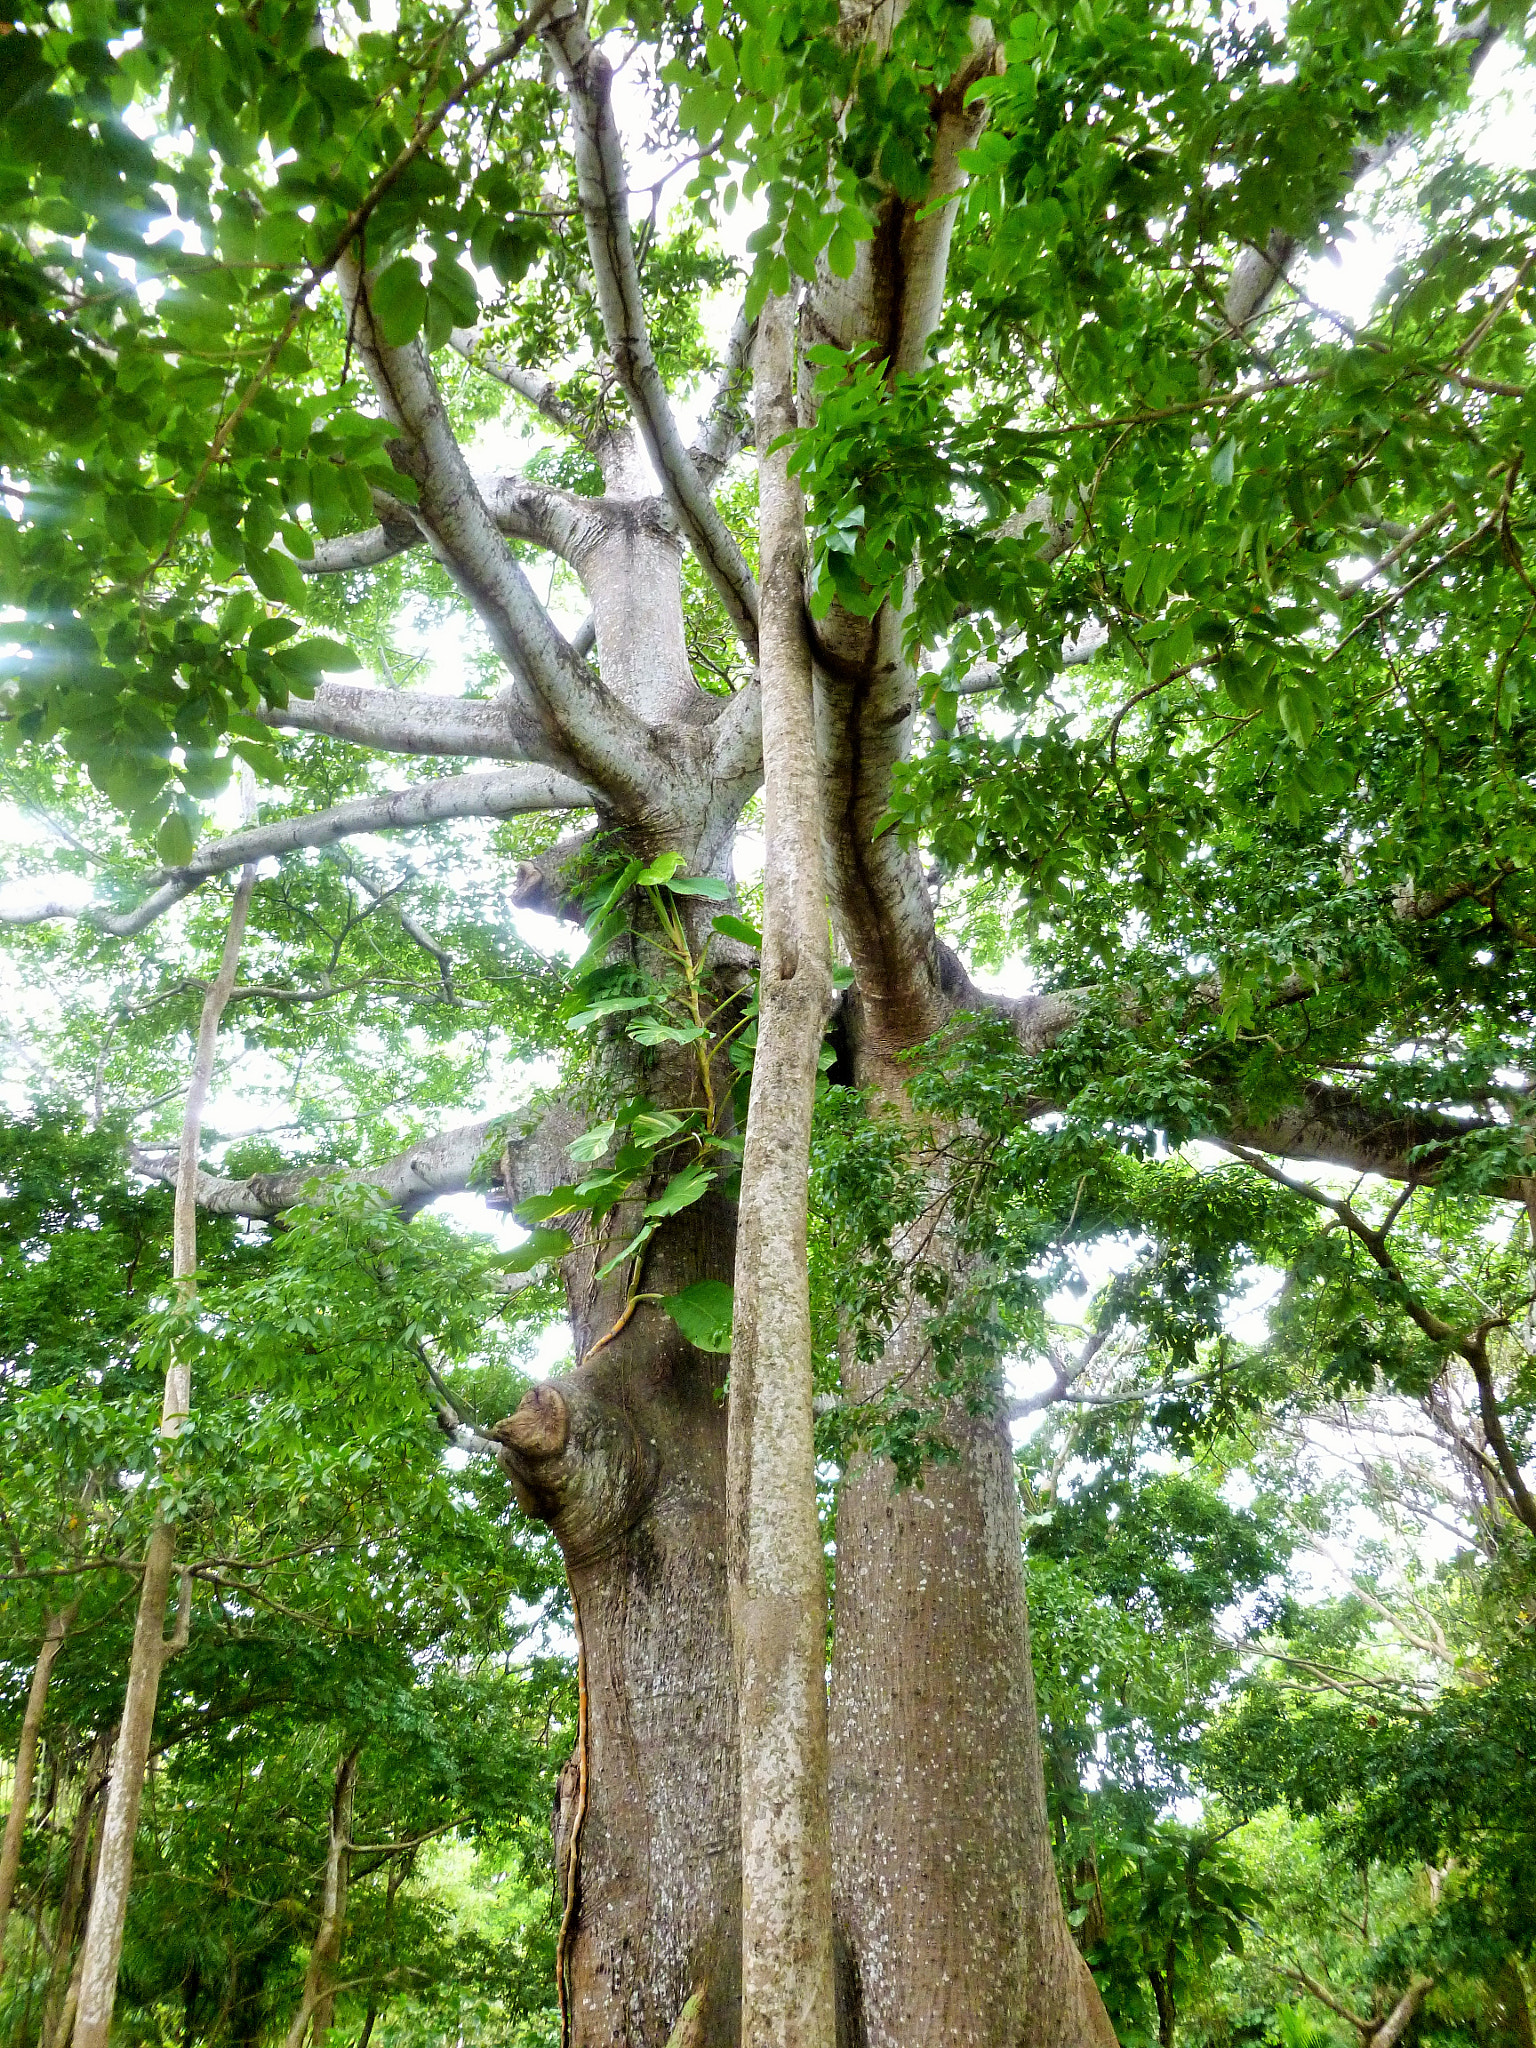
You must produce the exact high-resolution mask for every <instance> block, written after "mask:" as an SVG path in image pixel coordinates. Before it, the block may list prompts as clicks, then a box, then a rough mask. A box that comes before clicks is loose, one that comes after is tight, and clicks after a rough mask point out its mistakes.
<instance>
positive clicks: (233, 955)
mask: <svg viewBox="0 0 1536 2048" xmlns="http://www.w3.org/2000/svg"><path fill="white" fill-rule="evenodd" d="M250 800H251V789H250V785H249V784H247V791H246V806H247V809H249V808H250ZM255 886H256V869H255V868H254V866H247V867H245V868H242V870H241V872H240V880H239V882H238V884H237V885H236V888H235V900H234V903H233V905H232V907H231V909H230V914H229V928H228V930H227V931H226V933H225V935H224V952H223V957H222V958H221V960H220V962H219V971H218V974H217V976H216V977H215V978H214V981H213V983H212V985H211V986H210V988H209V990H208V993H207V995H206V996H205V997H204V999H203V1013H202V1018H201V1020H200V1022H199V1025H198V1032H197V1051H196V1054H195V1056H194V1058H193V1061H192V1078H191V1080H190V1082H189V1083H188V1087H187V1102H186V1108H185V1110H184V1112H183V1114H182V1121H181V1146H180V1150H179V1153H178V1157H177V1167H176V1201H175V1212H174V1222H173V1227H172V1246H173V1257H172V1271H173V1274H174V1276H175V1283H176V1298H177V1301H178V1304H179V1305H180V1307H181V1308H182V1309H183V1311H184V1312H188V1313H190V1311H191V1308H192V1304H193V1302H194V1301H195V1300H196V1298H197V1278H196V1276H197V1152H198V1144H199V1141H200V1139H201V1136H202V1127H203V1104H204V1103H205V1102H206V1100H207V1098H208V1088H209V1084H210V1083H211V1081H212V1079H213V1062H214V1054H215V1052H216V1051H217V1048H218V1037H219V1021H220V1019H221V1018H222V1016H223V1014H224V1009H225V1005H226V1004H227V1003H228V1001H229V998H230V995H231V993H232V991H233V989H234V986H235V974H236V970H237V969H238V967H239V964H240V945H241V941H242V940H243V938H244V936H245V922H246V917H247V915H248V913H249V911H250V907H251V893H252V891H253V890H254V889H255ZM191 1399H192V1368H191V1364H190V1361H189V1360H188V1359H187V1358H186V1357H184V1356H182V1355H181V1354H180V1353H178V1352H175V1351H173V1352H172V1355H171V1362H170V1365H169V1366H168V1368H167V1370H166V1375H165V1398H164V1401H163V1403H162V1406H161V1411H160V1437H161V1442H162V1444H163V1445H166V1446H169V1444H170V1443H172V1442H173V1441H174V1439H175V1438H176V1437H177V1436H178V1435H179V1434H180V1431H181V1426H182V1424H183V1423H184V1422H185V1421H186V1419H187V1416H188V1414H189V1413H190V1410H191ZM162 1455H163V1453H162ZM175 1561H176V1525H175V1524H174V1523H173V1522H170V1521H168V1520H167V1519H166V1517H165V1516H164V1515H163V1514H161V1513H159V1512H158V1511H157V1512H156V1515H155V1521H154V1527H153V1528H152V1529H151V1531H150V1537H149V1544H148V1547H147V1549H146V1551H145V1555H144V1576H143V1579H142V1581H141V1583H140V1588H139V1609H138V1614H137V1616H136V1617H135V1620H134V1627H133V1649H132V1651H131V1653H130V1656H129V1661H128V1686H127V1690H126V1693H125V1695H124V1699H123V1719H122V1727H121V1732H120V1733H119V1736H118V1741H117V1751H116V1755H115V1757H114V1759H113V1764H112V1777H111V1782H110V1784H109V1786H108V1789H107V1807H106V1813H105V1815H104V1816H103V1819H102V1829H101V1845H100V1864H99V1868H98V1870H97V1875H96V1882H95V1885H94V1887H93V1889H92V1894H91V1912H90V1918H89V1920H88V1921H87V1923H86V1929H85V1945H84V1948H83V1951H82V1955H81V1973H80V1997H79V2003H78V2005H77V2006H76V2010H75V2030H74V2037H73V2048H107V2043H108V2036H109V2035H110V2032H111V2027H112V2008H113V2005H114V2004H115V2002H116V1998H117V1966H118V1962H119V1960H120V1958H121V1956H122V1951H123V1926H124V1922H125V1920H126V1918H127V1914H128V1887H129V1885H130V1883H131V1882H132V1879H133V1848H134V1838H135V1836H136V1835H137V1833H138V1825H139V1806H140V1802H141V1801H142V1799H143V1796H144V1773H145V1769H146V1766H147V1764H148V1761H149V1744H150V1736H151V1733H152V1731H153V1728H154V1721H155V1703H156V1701H157V1699H158V1698H159V1695H160V1675H161V1673H162V1671H163V1670H164V1669H165V1665H166V1661H167V1659H168V1658H169V1657H171V1656H173V1655H174V1654H175V1653H176V1651H177V1650H179V1649H182V1648H183V1647H184V1646H185V1644H186V1640H187V1630H188V1626H189V1624H190V1621H191V1591H192V1582H191V1580H190V1579H189V1578H188V1577H187V1576H186V1575H185V1573H183V1575H182V1581H181V1595H180V1600H179V1602H178V1611H177V1618H176V1629H175V1633H174V1634H173V1635H171V1636H170V1637H167V1636H166V1634H165V1610H166V1602H167V1599H168V1597H169V1594H170V1589H171V1574H172V1571H173V1568H174V1566H175Z"/></svg>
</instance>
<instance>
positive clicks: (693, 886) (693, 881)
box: [667, 875, 731, 903]
mask: <svg viewBox="0 0 1536 2048" xmlns="http://www.w3.org/2000/svg"><path fill="white" fill-rule="evenodd" d="M667 887H668V888H669V889H670V890H671V891H672V894H673V895H674V896H707V897H708V898H709V900H710V901H711V902H712V903H723V902H724V901H725V899H726V898H727V897H728V896H729V895H730V893H731V885H730V883H729V882H724V881H722V880H721V879H720V877H719V876H718V875H675V876H674V877H673V878H672V880H671V881H670V882H668V884H667Z"/></svg>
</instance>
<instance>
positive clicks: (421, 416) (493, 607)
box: [338, 258, 691, 843]
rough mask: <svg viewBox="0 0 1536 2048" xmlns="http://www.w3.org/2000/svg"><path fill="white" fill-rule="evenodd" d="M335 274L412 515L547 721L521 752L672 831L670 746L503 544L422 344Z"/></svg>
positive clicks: (359, 285)
mask: <svg viewBox="0 0 1536 2048" xmlns="http://www.w3.org/2000/svg"><path fill="white" fill-rule="evenodd" d="M338 275H339V276H340V279H341V283H342V288H343V291H344V293H345V295H346V297H347V299H348V301H349V310H350V313H351V316H352V318H353V321H354V332H355V335H356V342H357V348H358V351H359V353H360V354H361V356H362V358H363V360H364V362H365V363H366V364H367V367H368V372H369V375H370V378H371V379H372V382H373V385H374V389H375V390H376V392H377V393H378V396H379V400H380V403H381V405H382V407H383V410H384V412H385V413H386V415H387V416H388V418H389V419H390V420H391V422H392V423H393V424H394V426H395V427H396V429H397V431H398V433H399V435H400V444H399V446H398V447H397V449H396V451H395V461H396V466H397V467H398V468H401V469H403V470H404V471H406V472H407V473H408V474H410V475H411V476H412V477H413V478H414V480H415V483H416V487H417V503H416V505H415V507H414V508H413V509H414V516H415V518H416V520H417V522H418V523H419V524H420V525H421V526H422V527H423V529H424V530H425V531H426V533H427V535H428V537H429V540H430V542H431V546H432V551H433V553H434V555H435V556H436V557H437V559H438V561H439V562H440V563H441V564H442V566H443V567H444V568H445V569H446V570H447V572H448V574H449V576H450V577H451V578H452V579H453V581H454V583H455V584H456V585H457V587H458V589H459V591H460V592H461V594H462V595H463V596H464V597H465V599H466V600H467V601H468V602H469V603H470V604H471V605H473V607H474V609H475V611H476V613H477V614H478V616H479V617H480V619H481V621H482V623H483V624H484V625H485V627H486V630H487V631H488V633H489V634H490V637H491V640H492V643H493V645H494V646H495V648H496V650H497V652H498V653H499V654H500V655H501V656H502V658H503V660H505V661H506V663H507V665H508V667H509V668H510V669H511V671H512V674H513V676H514V677H515V678H516V679H517V683H518V685H519V688H520V690H521V692H522V693H523V695H524V696H525V697H526V698H527V700H528V702H529V708H530V709H531V710H532V711H534V712H535V714H536V716H537V718H538V722H539V723H540V724H541V726H542V728H543V731H542V735H541V738H540V740H539V742H537V743H535V744H532V745H530V747H529V749H528V751H529V753H530V754H531V755H533V756H534V757H535V758H537V759H539V760H542V761H544V762H545V763H546V765H548V766H550V767H554V768H559V769H562V770H564V771H566V772H568V773H570V774H573V775H574V776H576V777H578V778H579V779H581V780H583V781H586V782H589V783H590V784H591V785H592V786H593V787H594V788H596V789H598V790H600V791H601V792H602V793H603V794H604V795H605V796H606V797H607V798H608V800H609V802H610V803H611V804H612V806H613V808H614V809H615V810H616V811H618V812H619V813H620V814H621V815H625V816H627V817H629V818H632V819H637V820H638V819H645V820H652V819H654V820H655V821H656V822H657V825H658V827H659V829H660V830H661V831H663V832H669V831H670V829H673V821H674V819H679V818H682V817H686V816H687V815H688V812H689V810H690V809H691V799H690V793H689V791H688V789H687V786H686V781H685V778H684V777H683V776H682V775H681V774H680V773H679V770H678V767H677V763H676V761H675V758H674V755H673V752H672V751H670V750H669V749H668V747H667V746H666V744H665V741H664V739H663V738H661V737H660V736H658V735H656V734H654V733H652V731H651V730H650V728H649V727H647V726H646V725H645V724H644V723H643V722H642V721H641V720H640V719H638V718H636V717H635V716H634V714H633V713H632V712H630V711H629V710H628V709H627V708H626V707H625V706H624V705H623V704H621V703H620V702H619V700H618V699H617V697H615V696H614V694H613V692H612V691H610V690H608V689H605V687H604V686H603V684H602V682H601V681H600V680H599V678H598V676H597V675H596V674H595V673H594V672H593V670H592V669H591V668H589V667H588V665H587V663H586V662H584V661H583V660H582V659H581V657H580V656H579V655H578V654H577V653H576V652H575V650H574V649H573V648H572V647H571V645H570V643H569V641H567V640H566V639H565V638H564V637H563V635H562V634H561V633H560V632H559V631H558V630H557V629H556V627H555V625H554V623H553V621H552V620H551V619H550V617H549V614H548V613H547V612H546V611H545V609H544V607H543V605H542V604H540V602H539V600H538V598H537V597H536V596H535V595H534V592H533V588H532V586H531V585H530V583H529V581H528V579H527V577H526V576H525V575H524V574H523V571H522V569H521V568H520V567H519V565H518V563H517V562H515V561H514V560H513V559H512V557H511V555H510V554H509V553H508V551H507V548H506V545H505V543H504V541H503V539H502V537H501V534H500V532H499V531H498V530H497V526H496V522H495V520H494V518H493V517H492V514H491V511H490V509H489V507H488V506H487V505H486V502H485V500H484V498H483V497H482V496H481V494H480V492H479V490H478V489H477V488H476V485H475V480H474V478H473V476H472V475H471V474H470V471H469V465H468V463H467V462H466V461H465V459H464V452H463V450H462V449H461V448H460V446H459V443H458V440H457V438H456V437H455V435H454V432H453V428H452V425H451V423H450V422H449V419H448V415H447V411H446V409H445V408H444V405H443V401H442V396H441V393H440V392H439V391H438V388H437V382H436V379H435V378H434V377H433V374H432V367H431V364H430V362H429V360H428V358H427V353H426V349H425V347H424V345H423V344H422V343H421V342H420V341H419V340H418V341H414V342H412V343H411V344H410V345H409V346H408V347H405V348H393V347H391V346H390V345H389V344H388V343H386V342H385V341H384V340H383V338H382V337H381V336H380V334H379V333H378V332H377V330H376V328H375V327H374V323H373V318H372V315H371V312H370V310H369V305H368V290H367V281H366V279H365V278H364V276H363V275H362V273H361V271H360V269H359V267H358V265H357V263H356V262H355V260H353V259H351V258H348V259H347V260H346V261H345V262H344V263H343V264H341V265H340V266H338ZM662 843H665V840H663V842H662Z"/></svg>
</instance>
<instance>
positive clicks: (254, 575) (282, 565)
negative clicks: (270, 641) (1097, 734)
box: [245, 547, 304, 611]
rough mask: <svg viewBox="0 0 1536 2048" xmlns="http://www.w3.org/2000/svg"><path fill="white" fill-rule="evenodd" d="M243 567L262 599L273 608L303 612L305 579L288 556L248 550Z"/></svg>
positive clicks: (270, 549) (252, 548)
mask: <svg viewBox="0 0 1536 2048" xmlns="http://www.w3.org/2000/svg"><path fill="white" fill-rule="evenodd" d="M245 566H246V569H247V571H248V572H249V574H250V579H251V581H252V582H253V583H254V584H255V586H256V588H257V589H258V590H259V591H260V592H261V594H262V596H263V597H265V598H269V599H270V600H271V602H272V603H273V604H285V605H288V606H289V607H290V608H291V609H292V610H294V611H298V610H300V609H302V607H303V604H304V578H303V576H302V575H301V574H300V573H299V570H298V567H297V565H296V564H295V563H293V562H292V561H290V560H289V558H288V556H287V555H283V554H279V553H278V551H277V549H276V548H256V547H248V548H247V549H246V551H245Z"/></svg>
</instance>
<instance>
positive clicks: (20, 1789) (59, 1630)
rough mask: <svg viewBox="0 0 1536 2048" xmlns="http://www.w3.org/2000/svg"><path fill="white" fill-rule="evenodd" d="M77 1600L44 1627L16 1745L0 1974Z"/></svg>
mask: <svg viewBox="0 0 1536 2048" xmlns="http://www.w3.org/2000/svg"><path fill="white" fill-rule="evenodd" d="M78 1604H79V1603H78V1602H77V1601H71V1603H70V1604H69V1606H68V1607H64V1608H61V1609H60V1610H59V1612H58V1613H57V1614H50V1615H49V1617H48V1622H47V1626H46V1627H45V1628H44V1630H43V1647H42V1648H41V1650H39V1652H38V1655H37V1663H36V1664H35V1665H34V1666H33V1669H32V1684H31V1688H30V1690H29V1691H28V1693H27V1710H26V1712H25V1714H23V1716H22V1721H21V1741H20V1742H19V1743H18V1744H17V1746H16V1775H15V1778H14V1780H13V1781H12V1785H11V1810H10V1812H9V1813H8V1814H7V1815H6V1818H5V1835H4V1839H3V1840H0V1977H3V1976H4V1975H5V1930H6V1925H7V1922H8V1921H9V1920H10V1917H11V1900H12V1899H13V1897H14V1896H15V1893H16V1873H17V1871H18V1870H19V1869H20V1868H21V1839H22V1836H23V1835H24V1834H25V1833H26V1827H27V1812H28V1809H29V1808H30V1807H31V1804H32V1785H33V1780H34V1778H35V1777H36V1774H37V1746H38V1743H39V1741H40V1740H41V1738H42V1732H43V1714H44V1712H45V1710H46V1708H47V1705H48V1680H49V1679H50V1677H52V1675H53V1665H54V1659H55V1658H56V1657H57V1656H58V1654H59V1652H60V1650H62V1649H63V1647H64V1638H65V1636H66V1635H68V1633H69V1624H70V1623H71V1622H72V1621H73V1620H74V1618H75V1608H76V1606H78Z"/></svg>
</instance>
